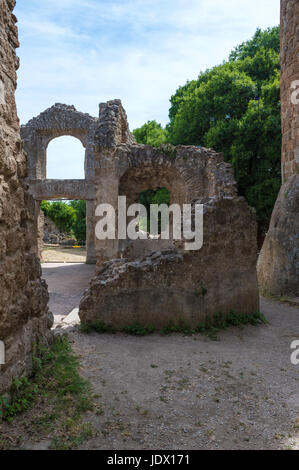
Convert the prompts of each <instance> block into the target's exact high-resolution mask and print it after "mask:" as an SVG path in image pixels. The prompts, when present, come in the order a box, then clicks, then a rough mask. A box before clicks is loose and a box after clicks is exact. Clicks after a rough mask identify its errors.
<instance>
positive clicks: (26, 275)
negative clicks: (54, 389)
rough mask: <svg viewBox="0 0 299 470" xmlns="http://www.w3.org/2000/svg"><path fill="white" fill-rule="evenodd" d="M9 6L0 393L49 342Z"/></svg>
mask: <svg viewBox="0 0 299 470" xmlns="http://www.w3.org/2000/svg"><path fill="white" fill-rule="evenodd" d="M14 5H15V1H14V0H0V57H1V61H0V340H1V341H3V342H4V344H5V355H6V357H5V365H1V366H0V393H1V392H3V391H4V390H7V389H8V387H9V385H10V383H11V380H12V378H13V377H19V376H20V375H22V374H24V373H26V372H28V371H29V370H30V367H31V352H32V347H33V343H35V342H36V341H37V340H38V339H39V338H40V337H43V338H44V339H45V340H48V339H50V336H51V335H50V330H49V328H50V327H51V325H52V321H53V317H52V315H51V314H50V313H49V311H48V307H47V301H48V293H47V287H46V284H45V283H44V282H43V281H41V279H40V274H41V269H40V264H39V262H38V259H37V258H36V256H35V254H34V253H33V252H32V246H35V241H36V236H37V235H36V225H35V220H34V210H35V207H34V201H33V199H32V198H31V197H30V196H29V193H28V191H27V187H26V185H25V182H24V180H25V177H26V171H27V170H26V158H25V155H24V153H23V151H22V142H21V138H20V133H19V121H18V117H17V113H16V106H15V98H14V94H15V88H16V69H17V68H18V59H17V57H16V54H15V48H16V47H18V37H17V28H16V25H15V23H16V18H15V16H14V15H13V13H12V10H13V8H14Z"/></svg>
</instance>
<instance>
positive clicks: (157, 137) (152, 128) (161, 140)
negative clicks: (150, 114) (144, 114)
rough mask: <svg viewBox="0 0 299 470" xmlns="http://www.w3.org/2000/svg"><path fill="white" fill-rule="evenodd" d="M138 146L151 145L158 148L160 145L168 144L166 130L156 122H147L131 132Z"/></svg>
mask: <svg viewBox="0 0 299 470" xmlns="http://www.w3.org/2000/svg"><path fill="white" fill-rule="evenodd" d="M133 134H134V136H135V139H136V141H137V142H138V144H145V145H151V146H152V147H160V145H161V144H166V143H167V142H168V135H167V131H166V129H164V128H163V127H162V126H161V124H159V123H157V122H156V121H148V122H147V123H146V124H143V126H141V127H139V128H137V129H135V130H134V131H133Z"/></svg>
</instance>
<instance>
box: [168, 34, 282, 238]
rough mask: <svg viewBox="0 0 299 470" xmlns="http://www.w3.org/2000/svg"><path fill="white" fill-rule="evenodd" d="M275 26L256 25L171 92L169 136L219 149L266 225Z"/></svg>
mask: <svg viewBox="0 0 299 470" xmlns="http://www.w3.org/2000/svg"><path fill="white" fill-rule="evenodd" d="M279 52H280V29H279V27H274V28H269V29H267V30H265V31H261V30H260V29H258V30H257V31H256V33H255V35H254V36H253V38H252V39H251V40H249V41H247V42H244V43H243V44H241V45H239V46H238V47H236V48H235V49H234V50H233V51H232V53H231V54H230V57H229V60H228V61H227V62H224V63H223V64H221V65H219V66H216V67H213V68H212V69H209V70H206V71H205V72H202V73H200V75H199V77H198V79H197V80H193V81H191V82H187V83H186V85H184V86H182V87H180V88H179V89H178V90H177V91H176V93H175V94H174V95H173V96H172V97H171V100H170V102H171V108H170V111H169V119H170V122H169V124H168V125H167V131H168V138H169V141H170V142H171V143H173V144H175V145H178V144H193V145H203V146H206V147H212V148H214V149H215V150H216V151H218V152H223V153H224V156H225V160H226V161H227V162H230V163H232V164H233V168H234V172H235V178H236V181H237V184H238V188H239V192H240V194H241V195H244V196H245V197H246V199H247V201H248V203H249V204H250V205H251V206H253V207H255V209H256V211H257V218H258V221H259V224H260V228H261V229H262V230H265V229H267V225H268V223H269V219H270V216H271V212H272V209H273V206H274V203H275V200H276V197H277V193H278V190H279V187H280V184H281V164H280V161H281V121H280V112H281V111H280V79H279V71H280V54H279Z"/></svg>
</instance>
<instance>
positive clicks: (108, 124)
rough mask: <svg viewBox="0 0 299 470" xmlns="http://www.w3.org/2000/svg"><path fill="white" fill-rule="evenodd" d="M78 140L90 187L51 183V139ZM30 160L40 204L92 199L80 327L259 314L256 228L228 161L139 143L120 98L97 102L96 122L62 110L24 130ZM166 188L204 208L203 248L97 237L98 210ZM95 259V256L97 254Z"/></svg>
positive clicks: (177, 198) (173, 198) (211, 154)
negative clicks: (93, 270) (90, 269)
mask: <svg viewBox="0 0 299 470" xmlns="http://www.w3.org/2000/svg"><path fill="white" fill-rule="evenodd" d="M65 134H67V135H72V136H74V137H77V138H79V139H80V140H81V142H82V143H83V145H84V147H85V148H86V159H85V169H86V178H85V180H77V181H76V180H63V181H62V182H61V181H59V180H57V181H53V180H47V179H46V172H45V168H46V150H47V145H48V143H49V142H50V140H51V139H53V138H55V137H57V136H59V135H65ZM21 135H22V138H23V141H24V146H25V149H26V152H27V155H28V164H29V179H28V182H29V185H30V191H31V193H32V195H33V197H34V199H35V201H36V203H37V205H38V207H37V210H36V214H37V215H38V214H39V203H40V201H41V200H42V199H48V198H49V197H51V198H58V197H67V198H74V197H75V198H76V197H77V198H80V199H86V200H87V201H88V204H89V207H90V209H89V211H88V215H87V227H88V234H89V235H88V237H87V248H88V258H89V260H90V261H92V259H93V257H94V258H95V260H96V262H97V275H96V277H95V278H94V279H93V281H92V283H91V287H90V289H89V290H88V291H87V292H86V293H85V295H84V298H83V300H82V302H81V306H80V317H81V320H82V321H83V322H93V321H96V320H102V321H105V322H106V323H112V324H113V325H114V326H117V327H121V326H124V325H127V324H129V323H132V322H133V321H138V322H140V323H144V324H145V323H152V324H154V325H155V326H157V327H162V326H166V325H167V324H169V323H170V322H178V321H179V320H184V321H185V322H186V323H188V324H190V325H193V326H195V325H197V324H198V323H199V322H200V321H201V320H203V319H204V318H205V317H207V316H211V315H213V314H215V313H217V312H222V313H224V314H225V313H228V312H230V311H231V310H235V311H237V312H239V313H254V312H256V311H257V310H258V308H259V298H258V289H257V277H256V260H257V246H256V222H255V215H254V213H252V211H250V209H249V207H248V206H247V204H246V202H245V200H244V199H243V198H240V197H238V194H237V189H236V185H235V181H234V178H233V173H232V168H231V166H230V165H228V164H226V163H225V162H224V160H223V155H221V154H217V153H216V152H214V151H213V150H207V149H204V148H201V149H199V148H196V147H192V146H178V147H172V146H164V147H163V146H162V147H161V148H160V149H154V148H152V147H150V146H144V145H138V144H136V142H135V139H134V137H133V136H132V134H131V133H130V131H129V127H128V122H127V117H126V113H125V111H124V109H123V107H122V105H121V102H120V101H119V100H114V101H109V102H108V103H103V104H101V105H100V113H99V118H92V117H91V116H89V115H86V114H82V113H80V112H78V111H76V109H75V108H74V107H72V106H66V105H62V104H56V105H55V106H53V107H52V108H50V109H48V110H46V111H44V112H43V113H41V114H40V115H39V116H38V117H37V118H34V119H32V120H31V121H29V122H28V124H27V125H26V126H23V127H22V129H21ZM161 187H165V188H167V189H168V190H169V191H170V194H171V201H170V202H171V204H172V203H177V204H179V205H180V206H181V207H182V206H183V204H188V203H189V204H194V203H195V202H197V203H201V204H204V246H203V248H202V250H200V251H199V252H194V251H193V252H190V253H187V252H185V251H184V249H183V244H181V246H179V245H178V244H177V242H175V241H173V240H172V239H171V240H159V239H158V240H152V239H150V238H148V239H146V240H136V241H131V240H121V241H120V240H118V237H116V239H115V240H98V239H96V238H95V224H96V222H97V218H96V217H95V216H94V214H95V210H96V207H97V205H99V204H101V203H105V204H107V203H109V204H111V205H112V206H113V207H114V208H115V209H117V207H118V196H126V198H127V205H128V206H129V205H131V204H133V203H137V202H138V200H139V196H140V194H141V192H142V191H144V190H147V189H153V190H156V189H158V188H161ZM91 254H92V256H91Z"/></svg>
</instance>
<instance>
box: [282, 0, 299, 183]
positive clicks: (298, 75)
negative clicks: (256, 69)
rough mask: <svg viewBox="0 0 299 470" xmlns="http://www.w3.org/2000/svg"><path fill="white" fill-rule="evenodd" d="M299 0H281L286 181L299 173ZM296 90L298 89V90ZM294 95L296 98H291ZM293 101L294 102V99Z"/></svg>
mask: <svg viewBox="0 0 299 470" xmlns="http://www.w3.org/2000/svg"><path fill="white" fill-rule="evenodd" d="M298 25H299V2H298V0H281V87H280V89H281V113H282V156H281V159H282V174H283V182H285V181H287V179H288V178H289V177H290V176H292V175H294V174H295V173H296V172H297V173H298V172H299V27H298ZM296 89H297V91H296ZM292 96H293V98H292ZM293 101H294V102H293ZM296 102H297V104H296Z"/></svg>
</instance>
